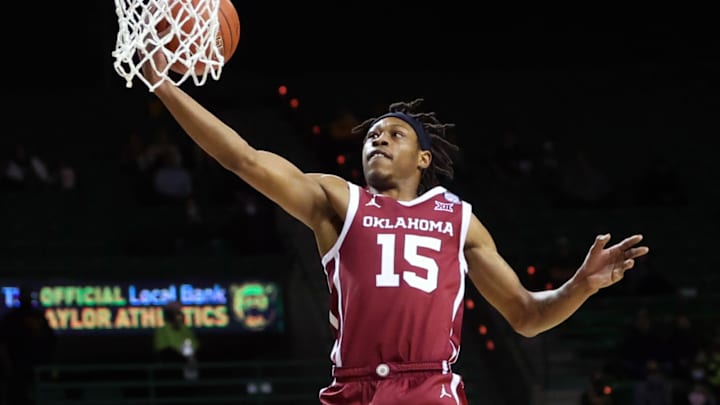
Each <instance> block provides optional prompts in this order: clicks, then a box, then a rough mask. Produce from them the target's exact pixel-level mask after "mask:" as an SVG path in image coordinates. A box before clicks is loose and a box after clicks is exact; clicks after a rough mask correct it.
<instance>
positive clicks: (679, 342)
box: [667, 313, 701, 379]
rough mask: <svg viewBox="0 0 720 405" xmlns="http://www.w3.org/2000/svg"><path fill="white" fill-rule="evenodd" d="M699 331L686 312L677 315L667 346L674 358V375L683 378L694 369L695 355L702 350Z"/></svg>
mask: <svg viewBox="0 0 720 405" xmlns="http://www.w3.org/2000/svg"><path fill="white" fill-rule="evenodd" d="M698 336H699V335H698V331H697V330H695V328H693V324H692V320H691V319H690V317H689V316H688V315H687V314H685V313H680V314H678V315H676V316H675V318H674V322H673V324H672V327H671V328H670V335H669V336H668V342H667V347H668V350H669V352H670V356H671V359H672V363H673V364H672V371H673V374H672V377H674V378H677V379H683V378H686V377H687V376H689V375H690V373H691V371H692V365H693V361H694V359H695V355H696V354H697V353H698V351H699V350H700V344H701V342H700V339H699V338H698Z"/></svg>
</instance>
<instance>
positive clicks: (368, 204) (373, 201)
mask: <svg viewBox="0 0 720 405" xmlns="http://www.w3.org/2000/svg"><path fill="white" fill-rule="evenodd" d="M375 197H376V195H375V194H373V196H372V200H370V201H368V202H366V203H365V206H366V207H376V208H381V207H380V204H378V203H377V201H375Z"/></svg>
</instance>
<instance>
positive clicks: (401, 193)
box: [368, 185, 418, 201]
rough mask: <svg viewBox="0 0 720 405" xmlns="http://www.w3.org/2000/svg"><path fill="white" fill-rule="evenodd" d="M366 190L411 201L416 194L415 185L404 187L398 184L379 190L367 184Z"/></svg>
mask: <svg viewBox="0 0 720 405" xmlns="http://www.w3.org/2000/svg"><path fill="white" fill-rule="evenodd" d="M368 190H369V191H370V192H371V193H373V194H379V195H383V196H385V197H390V198H392V199H395V200H398V201H412V200H414V199H416V198H417V196H418V195H417V190H418V188H417V185H411V186H406V187H402V186H398V187H392V188H389V189H385V190H379V189H377V188H375V187H373V186H368Z"/></svg>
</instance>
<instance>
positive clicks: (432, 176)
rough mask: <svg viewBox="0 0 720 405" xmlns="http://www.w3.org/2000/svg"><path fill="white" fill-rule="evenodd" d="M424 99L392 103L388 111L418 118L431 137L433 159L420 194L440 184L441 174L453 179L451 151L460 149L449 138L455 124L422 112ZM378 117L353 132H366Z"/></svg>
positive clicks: (425, 174) (360, 125)
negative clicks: (450, 130)
mask: <svg viewBox="0 0 720 405" xmlns="http://www.w3.org/2000/svg"><path fill="white" fill-rule="evenodd" d="M423 101H424V99H422V98H418V99H415V100H413V101H411V102H404V101H401V102H396V103H392V104H390V107H389V108H388V112H391V113H392V112H401V113H404V114H407V115H409V116H411V117H412V118H414V119H416V120H417V121H418V122H419V123H420V124H422V126H423V129H424V130H425V133H426V134H427V135H428V137H429V138H430V153H432V161H431V162H430V166H428V167H427V168H426V169H425V170H423V172H422V177H421V178H420V187H419V189H418V194H422V193H423V192H425V191H426V190H429V189H431V188H432V187H435V186H437V185H438V184H440V179H439V176H442V177H445V178H447V179H448V180H452V178H453V176H454V174H455V171H454V169H453V160H452V157H451V153H453V152H456V151H458V150H459V148H458V146H457V145H455V144H454V143H452V142H450V141H449V140H448V138H447V136H448V131H447V130H448V129H450V128H453V127H455V124H447V123H442V122H440V120H438V119H437V117H436V114H435V112H421V111H418V107H419V106H420V104H422V102H423ZM376 119H377V118H369V119H367V120H365V121H364V122H362V123H361V124H359V125H357V126H356V127H354V128H353V130H352V133H353V134H366V133H367V131H368V130H369V129H370V126H371V125H372V124H373V122H374V121H375V120H376Z"/></svg>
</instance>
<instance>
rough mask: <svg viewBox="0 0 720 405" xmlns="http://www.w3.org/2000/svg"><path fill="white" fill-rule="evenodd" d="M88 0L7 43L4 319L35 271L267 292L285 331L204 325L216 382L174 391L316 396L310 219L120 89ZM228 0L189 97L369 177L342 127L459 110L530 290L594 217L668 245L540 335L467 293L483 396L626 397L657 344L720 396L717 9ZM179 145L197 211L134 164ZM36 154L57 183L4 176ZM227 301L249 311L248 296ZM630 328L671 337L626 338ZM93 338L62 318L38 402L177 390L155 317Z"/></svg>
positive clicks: (460, 176) (321, 327) (323, 363)
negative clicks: (387, 115) (219, 54)
mask: <svg viewBox="0 0 720 405" xmlns="http://www.w3.org/2000/svg"><path fill="white" fill-rule="evenodd" d="M77 3H78V4H51V5H43V7H42V10H39V8H40V7H38V6H37V5H34V4H27V5H20V6H19V7H20V8H25V9H24V10H16V11H15V12H16V13H17V15H32V16H33V17H34V18H33V20H32V21H31V22H29V23H28V25H29V26H30V27H31V28H32V29H33V31H34V32H35V33H36V35H38V36H39V37H36V38H35V39H32V40H31V39H27V40H20V39H17V40H13V41H9V43H8V44H6V45H7V48H6V52H7V59H6V60H7V62H6V69H10V72H9V73H8V75H7V76H6V78H5V83H4V87H5V89H4V94H5V96H6V106H8V107H9V110H8V112H7V115H6V118H5V119H6V122H8V123H9V125H7V126H6V132H7V133H6V134H5V135H4V136H2V137H0V150H2V156H0V158H1V159H2V165H3V172H2V173H0V174H1V175H2V176H3V178H2V180H3V182H2V184H3V189H2V191H1V194H0V207H2V209H1V210H0V223H1V224H2V229H3V231H4V232H2V241H3V242H2V244H0V252H1V253H0V269H2V271H0V285H1V286H2V287H3V288H4V289H3V292H2V293H3V306H0V312H2V313H7V312H8V311H9V308H8V307H10V306H12V305H13V304H12V302H13V301H12V299H9V298H7V297H11V296H13V294H15V291H16V290H15V289H14V288H16V287H18V286H21V285H23V286H24V285H31V286H33V288H34V289H35V290H37V292H38V294H41V291H43V288H44V287H45V288H46V290H45V293H46V294H52V292H51V291H55V290H50V289H51V288H57V287H60V288H61V289H60V290H57V291H61V290H62V288H64V287H73V286H109V287H113V286H119V288H120V289H121V290H122V291H123V293H124V294H126V295H127V294H128V292H129V290H128V286H129V285H135V286H138V288H140V287H139V286H142V285H144V286H147V287H148V288H160V287H166V286H169V285H176V286H178V287H179V286H180V285H181V284H183V283H185V284H193V285H200V286H202V288H205V287H208V288H211V287H213V286H214V285H215V284H220V285H222V286H227V290H228V291H230V290H231V289H232V288H231V287H230V286H231V285H232V286H235V287H237V286H238V285H244V283H248V282H257V281H259V282H261V283H271V284H273V285H275V286H277V291H279V293H278V295H277V297H276V300H275V301H273V302H274V303H275V304H276V305H277V307H276V311H277V314H274V315H273V316H275V315H278V316H280V318H274V319H275V321H276V322H277V323H276V324H273V325H274V326H273V327H271V328H268V329H263V330H255V331H248V330H247V329H243V328H242V327H241V326H237V325H236V326H237V327H236V328H227V329H226V328H225V326H223V327H217V328H215V327H213V326H212V325H210V326H208V325H205V326H203V327H200V328H198V333H199V336H200V340H201V342H202V344H203V348H204V350H203V357H202V360H201V365H202V364H205V365H207V367H208V368H207V371H205V373H204V374H202V373H201V378H200V380H199V381H204V382H205V384H204V385H201V387H200V388H198V387H194V388H193V387H188V386H187V384H183V382H182V381H180V382H179V383H178V385H177V386H176V387H175V388H176V389H177V390H185V391H174V393H176V394H177V393H178V392H182V394H177V395H181V396H184V398H185V399H186V400H191V401H195V400H197V401H198V402H197V403H211V402H212V401H216V402H217V403H220V402H223V401H226V403H234V402H233V401H240V400H243V401H246V403H302V402H303V401H306V402H307V403H314V401H315V398H316V394H317V390H318V389H319V388H320V387H322V386H323V385H325V384H326V383H328V382H329V372H330V368H329V363H328V361H327V358H328V353H329V349H330V336H329V328H328V326H327V321H326V317H327V316H326V314H327V313H326V309H325V305H326V289H325V287H324V285H323V282H324V280H323V274H322V270H321V268H320V264H319V261H318V258H317V255H316V249H315V247H314V245H313V243H312V237H311V235H310V234H309V233H308V231H307V230H305V229H304V228H302V226H300V225H299V223H297V222H296V221H294V220H293V219H291V218H289V217H288V216H287V215H286V214H284V213H283V212H282V211H279V210H277V209H276V207H274V206H273V205H272V204H270V203H269V201H267V200H266V199H264V198H263V197H262V196H260V195H258V194H257V193H255V192H254V191H253V190H251V189H249V188H248V187H247V186H245V185H244V184H242V182H240V181H239V180H237V179H235V178H233V177H232V176H230V175H229V174H228V173H225V172H224V171H223V170H222V169H221V168H220V167H219V166H218V165H217V164H215V163H214V162H212V161H209V160H208V159H207V158H206V157H204V156H203V155H202V153H199V152H198V150H197V149H196V148H194V147H193V145H192V144H191V143H190V142H189V140H188V139H187V138H186V137H185V136H184V134H183V133H182V131H181V130H180V129H179V128H178V127H177V126H176V125H175V124H174V123H173V121H172V120H171V119H170V118H169V117H168V116H167V115H166V114H165V112H164V110H163V109H162V108H160V106H159V105H158V104H157V103H156V102H155V100H154V97H153V96H152V94H149V93H148V91H147V89H145V88H144V87H142V85H141V84H140V83H139V82H138V83H136V85H135V87H133V88H132V89H127V88H125V83H124V80H123V79H122V78H120V77H119V76H118V75H117V74H116V73H115V71H114V70H113V68H112V62H113V60H112V56H111V52H112V50H113V48H114V44H115V35H116V29H117V25H116V20H115V15H114V9H113V7H112V5H111V3H107V2H92V3H93V4H91V5H84V4H81V3H82V2H77ZM235 5H236V7H237V9H238V11H239V15H240V18H241V23H242V33H241V41H240V45H239V47H238V50H237V52H236V54H235V55H234V57H233V59H232V60H231V61H230V63H229V64H228V65H227V66H226V67H225V69H224V70H223V74H222V77H221V79H220V80H219V81H218V82H209V83H207V84H206V85H205V86H203V87H201V88H197V87H194V86H193V85H192V84H189V83H188V84H186V85H183V87H184V88H185V89H186V90H187V91H188V92H189V93H191V94H192V95H194V96H195V97H196V98H197V99H198V100H199V101H201V102H202V103H203V104H204V105H205V106H207V107H208V108H209V109H210V110H212V111H213V112H215V113H217V114H218V115H219V116H220V117H222V118H223V119H224V120H225V121H226V122H227V123H229V124H230V125H231V126H233V127H234V128H236V129H237V130H239V131H241V132H242V133H243V134H244V135H245V136H247V138H248V139H249V140H250V141H251V143H253V144H254V145H256V146H257V147H260V148H267V149H270V150H274V151H277V152H279V153H281V154H283V155H285V156H287V157H288V158H290V159H291V160H292V161H294V162H296V163H297V164H298V165H299V166H300V167H301V168H303V169H306V170H308V171H312V170H314V171H319V170H323V171H327V172H331V173H337V174H341V175H343V176H346V177H348V178H355V179H357V180H358V181H360V179H359V178H357V177H355V176H357V173H358V172H357V171H358V169H359V163H358V161H357V157H358V156H359V154H358V151H359V140H358V139H354V138H352V137H351V136H349V133H348V131H347V129H348V128H349V126H350V125H351V124H352V123H354V122H357V120H362V119H364V118H366V117H369V116H373V115H376V114H377V113H378V112H380V111H382V110H383V109H384V108H386V106H387V104H389V103H391V102H394V101H399V100H411V99H414V98H418V97H422V98H425V99H426V103H427V104H428V106H430V107H431V108H432V109H434V110H436V111H437V112H438V114H439V116H440V117H441V118H442V119H443V120H444V121H448V122H455V123H456V124H457V131H456V134H457V143H458V144H459V145H460V146H461V153H460V154H459V155H458V156H457V163H456V170H457V173H456V179H455V181H454V182H452V183H450V184H449V185H448V186H449V187H450V188H452V189H453V190H455V191H456V192H457V193H458V194H460V195H461V196H463V197H464V198H465V199H467V200H469V201H471V202H472V203H473V204H474V209H475V213H476V214H477V215H478V217H479V218H480V219H481V220H482V221H483V222H484V223H485V224H486V225H487V226H488V228H489V229H490V231H491V232H492V233H493V235H494V236H495V238H496V241H497V244H498V246H499V249H500V250H501V253H503V255H504V256H505V257H506V258H507V259H508V261H509V262H510V263H511V264H512V265H513V267H514V268H515V269H516V271H517V272H518V274H519V275H520V276H521V278H522V279H523V282H524V283H526V285H528V286H529V287H532V288H535V289H542V288H546V286H548V283H550V285H554V283H557V282H561V281H562V280H563V277H566V276H567V268H568V267H567V266H569V267H572V266H573V265H577V264H579V263H580V261H581V260H582V257H583V256H584V253H585V249H586V248H587V246H589V244H590V243H591V242H592V238H593V237H594V235H595V234H596V233H599V232H606V231H609V232H612V233H613V235H615V236H616V237H620V236H622V235H625V234H629V233H634V232H642V233H643V234H644V235H645V236H646V243H647V244H648V245H649V246H650V247H651V254H650V256H648V257H647V258H646V259H644V260H642V261H641V262H639V263H638V265H637V268H636V269H635V270H633V272H632V273H631V274H628V277H627V279H626V280H624V281H623V283H622V284H620V285H618V286H615V287H613V288H612V289H610V290H607V291H603V292H601V293H600V294H598V295H597V296H595V297H593V298H592V299H591V300H590V301H589V302H588V303H587V304H586V305H585V306H584V307H583V308H582V309H581V310H580V311H578V313H577V314H576V315H575V316H573V317H572V318H571V319H570V320H569V321H568V322H566V323H564V324H563V325H561V326H559V327H558V328H556V329H554V330H553V331H551V332H548V333H546V334H543V335H541V336H539V337H536V338H533V339H524V338H520V337H519V336H517V335H515V334H514V333H513V332H512V331H511V330H509V328H508V327H507V325H506V324H505V322H504V321H502V320H501V319H500V317H499V316H498V314H497V313H495V312H494V311H493V310H491V309H490V308H488V306H487V305H486V303H485V302H484V301H483V300H482V297H479V296H478V295H477V294H476V293H475V291H471V290H469V291H468V294H467V295H468V297H467V298H468V301H467V302H466V321H465V324H466V325H465V330H464V335H465V336H464V343H463V352H462V355H461V360H460V361H459V364H458V365H457V369H458V370H459V371H460V372H461V373H462V374H463V376H464V377H465V379H466V381H467V385H468V395H469V397H470V402H471V403H473V404H474V403H492V404H504V403H507V404H529V403H532V404H541V403H542V404H545V403H547V404H579V403H581V398H583V397H586V398H587V397H589V396H597V397H600V398H601V400H604V401H612V402H611V403H614V404H621V403H627V404H630V403H632V398H633V396H634V395H635V393H636V391H637V390H638V387H641V386H642V382H643V381H645V378H646V373H645V372H646V370H645V369H644V368H643V367H644V365H645V361H646V360H648V359H653V360H656V361H657V362H658V363H659V364H660V365H661V367H660V368H661V370H662V371H663V373H664V376H665V378H667V379H668V381H670V383H671V386H672V392H673V398H674V402H673V403H678V404H680V403H686V402H682V401H683V400H685V401H686V400H687V399H686V398H687V397H688V395H689V393H690V392H692V391H693V389H699V388H697V387H698V386H700V385H703V386H705V387H707V389H708V391H713V390H714V391H715V393H716V395H717V391H718V389H719V387H720V381H719V380H718V378H719V377H718V374H717V373H718V370H719V369H720V366H719V365H718V364H720V349H719V348H718V347H719V346H720V344H719V343H718V339H719V337H718V336H719V333H720V331H718V329H717V326H716V325H717V321H718V311H717V304H718V301H719V300H718V293H717V291H718V286H719V285H720V278H718V276H717V272H716V271H715V261H716V260H715V251H714V248H715V246H716V241H717V237H716V236H714V235H715V233H716V228H717V224H718V221H717V219H718V205H717V202H718V185H719V182H718V169H717V166H716V160H717V159H716V152H715V148H714V147H713V146H714V142H713V137H714V136H715V135H716V134H717V133H718V132H717V129H718V126H717V119H716V117H715V115H716V112H717V107H718V102H717V89H718V88H717V76H718V73H719V72H718V67H719V66H718V62H719V61H718V56H717V41H716V40H715V39H714V37H713V36H712V33H713V31H715V29H714V26H713V24H714V23H713V22H712V20H711V18H710V13H708V12H704V11H703V10H695V11H692V12H691V11H689V10H687V11H686V10H672V11H670V10H654V11H653V12H643V13H640V12H637V13H634V12H633V13H631V12H628V11H627V10H622V11H620V10H611V9H608V10H602V11H598V10H557V11H551V10H547V9H544V10H540V11H529V10H528V11H526V12H520V11H519V10H511V9H509V8H508V9H502V10H501V9H499V8H497V9H493V8H491V7H486V6H482V5H480V6H477V7H479V9H475V6H473V7H471V6H470V5H469V4H468V5H450V4H447V3H428V4H427V5H408V6H400V5H393V6H389V5H376V6H372V5H369V4H363V5H349V4H347V5H334V6H313V5H306V4H299V3H298V4H292V5H282V6H278V5H276V4H272V5H271V4H262V5H261V4H259V3H256V2H247V3H241V2H235ZM14 35H15V36H13V38H16V37H17V34H14ZM26 35H29V34H26ZM8 37H10V35H8ZM281 86H286V87H285V88H286V89H287V93H285V94H281V93H280V92H279V89H280V87H281ZM292 100H297V103H298V104H297V107H296V108H295V107H293V106H292V104H291V102H292ZM160 139H164V140H165V142H166V143H165V144H164V145H165V146H168V144H169V145H170V147H171V148H174V149H176V150H178V151H180V154H181V156H182V166H183V168H184V169H185V170H186V171H187V173H189V174H190V175H191V178H192V186H193V193H192V204H190V203H188V200H183V201H182V203H177V202H173V201H166V200H160V199H158V198H156V197H157V196H156V195H155V193H154V192H153V189H152V176H153V173H149V172H143V171H141V170H138V167H137V166H136V162H137V160H136V158H137V157H138V156H139V155H138V154H137V153H138V151H140V150H146V149H142V148H143V145H144V146H145V147H147V146H149V145H152V144H154V145H155V146H157V142H158V140H160ZM18 145H21V146H23V147H24V148H25V150H26V151H27V152H28V153H29V154H30V155H34V156H36V157H37V158H38V159H39V161H41V162H43V163H44V165H45V167H46V169H47V172H48V177H47V178H46V180H47V181H46V180H35V181H28V182H25V181H23V182H21V184H18V183H16V182H13V181H10V180H8V178H6V173H7V172H6V166H7V164H8V163H9V162H11V160H12V159H13V158H14V155H15V152H16V147H17V146H18ZM584 163H587V165H584ZM72 178H74V179H75V182H73V181H72V180H71V179H72ZM62 291H65V290H62ZM48 296H50V295H48ZM228 297H230V295H228ZM125 298H127V297H125ZM8 300H9V301H8ZM228 300H230V298H228ZM204 304H207V305H212V306H214V305H219V304H218V302H215V301H212V302H211V301H208V302H206V303H204ZM204 304H202V305H204ZM199 305H201V304H199ZM58 306H60V307H64V306H63V305H62V304H61V303H60V304H58ZM71 306H72V305H71ZM213 308H214V307H213ZM76 309H77V310H78V311H81V310H82V305H80V306H77V308H76ZM54 310H55V309H54ZM114 310H115V309H113V311H114ZM224 311H228V312H227V313H228V314H230V315H228V317H229V318H228V325H230V324H232V322H234V321H233V320H232V319H231V318H230V317H231V316H232V308H231V307H228V308H227V309H225V310H224ZM78 313H79V312H78ZM68 316H69V315H68ZM88 316H90V315H88ZM210 317H212V316H210ZM637 320H647V322H649V324H650V325H651V326H652V327H651V330H650V331H649V332H647V333H644V334H640V335H641V337H640V338H638V340H633V339H631V337H633V336H636V335H635V334H634V333H635V332H637V330H636V329H634V327H633V326H634V325H637V323H636V321H637ZM208 322H209V321H208ZM223 325H224V324H223ZM238 325H240V324H238ZM682 325H689V326H687V327H681V326H682ZM70 329H72V328H70ZM89 329H90V330H89ZM89 329H88V328H84V329H83V328H79V327H78V328H77V330H67V328H66V330H58V331H57V332H58V346H57V347H56V350H55V351H54V355H53V356H54V357H53V364H52V365H51V366H47V367H45V368H42V369H41V370H40V371H42V372H41V373H39V374H38V377H37V378H38V380H37V388H38V391H37V392H36V396H37V398H36V399H37V403H39V404H40V403H43V404H45V403H47V404H50V403H88V404H100V403H140V402H138V401H140V400H139V399H138V398H144V399H145V400H147V401H148V402H145V403H163V402H162V399H163V397H161V396H160V394H157V395H155V397H151V396H150V394H148V392H152V390H154V389H156V388H158V385H157V384H156V383H154V382H153V381H152V380H151V379H148V378H147V377H146V376H147V374H146V373H145V372H146V371H147V370H148V369H151V368H152V367H153V362H152V358H153V357H152V356H153V353H152V337H151V333H150V330H149V329H151V328H137V329H135V328H132V327H126V328H124V329H123V330H117V329H113V330H106V331H100V332H98V331H95V330H91V329H92V328H89ZM676 339H682V340H676ZM641 349H642V350H641ZM699 370H703V373H702V374H703V376H702V378H701V377H700V374H699ZM263 383H269V384H270V386H271V389H270V390H269V391H268V390H267V387H268V385H265V386H264V387H265V388H264V390H265V391H266V392H263V389H261V388H259V387H263ZM253 387H255V388H253ZM4 388H6V387H4ZM188 389H189V390H190V391H188ZM193 396H194V397H193ZM82 401H84V402H82ZM102 401H106V402H102ZM113 401H114V402H113ZM263 401H264V402H263ZM603 403H610V402H603Z"/></svg>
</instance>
